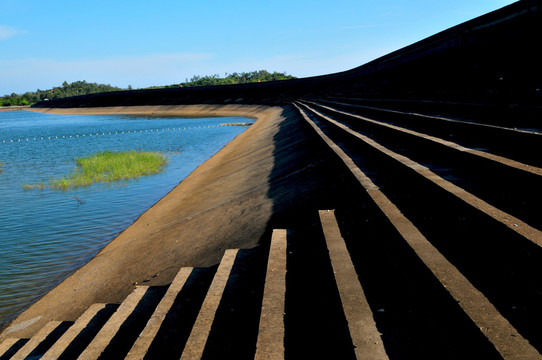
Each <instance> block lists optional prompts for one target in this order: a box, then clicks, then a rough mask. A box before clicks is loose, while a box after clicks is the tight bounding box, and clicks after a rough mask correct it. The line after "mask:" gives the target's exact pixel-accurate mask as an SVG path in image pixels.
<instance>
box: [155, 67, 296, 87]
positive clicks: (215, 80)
mask: <svg viewBox="0 0 542 360" xmlns="http://www.w3.org/2000/svg"><path fill="white" fill-rule="evenodd" d="M290 79H297V78H296V77H295V76H292V75H287V74H286V73H283V72H276V71H275V72H272V73H271V72H269V71H267V70H258V71H251V72H241V73H236V72H234V73H232V74H228V73H226V74H225V76H224V77H221V76H220V75H218V74H216V75H207V76H199V75H194V76H193V77H192V78H191V79H186V81H185V82H182V83H180V84H173V85H166V86H151V87H148V88H147V89H164V88H176V87H195V86H215V85H235V84H246V83H255V82H264V81H279V80H290Z"/></svg>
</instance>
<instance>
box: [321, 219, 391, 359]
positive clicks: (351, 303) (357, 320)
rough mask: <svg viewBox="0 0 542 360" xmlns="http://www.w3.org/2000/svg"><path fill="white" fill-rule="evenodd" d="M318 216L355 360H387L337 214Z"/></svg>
mask: <svg viewBox="0 0 542 360" xmlns="http://www.w3.org/2000/svg"><path fill="white" fill-rule="evenodd" d="M319 215H320V222H321V224H322V230H323V232H324V237H325V239H326V244H327V248H328V251H329V257H330V259H331V265H332V266H333V273H334V274H335V281H336V282H337V288H338V289H339V294H340V296H341V303H342V306H343V311H344V314H345V316H346V320H347V322H348V328H349V330H350V336H351V338H352V343H353V344H354V351H355V353H356V358H357V359H360V360H361V359H367V360H369V359H370V360H383V359H388V355H387V354H386V350H385V349H384V344H383V343H382V338H381V336H380V335H381V334H380V333H379V332H378V329H377V328H376V323H375V321H374V317H373V312H372V310H371V307H370V306H369V303H368V302H367V298H366V297H365V292H364V291H363V288H362V286H361V283H360V281H359V279H358V275H357V273H356V270H355V268H354V264H353V263H352V259H351V258H350V254H349V252H348V249H347V248H346V244H345V242H344V239H343V237H342V236H341V232H340V230H339V225H338V224H337V220H336V218H335V212H334V211H332V210H331V211H330V210H327V211H326V210H321V211H319Z"/></svg>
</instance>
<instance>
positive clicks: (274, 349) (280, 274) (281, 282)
mask: <svg viewBox="0 0 542 360" xmlns="http://www.w3.org/2000/svg"><path fill="white" fill-rule="evenodd" d="M286 237H287V231H286V230H284V229H275V230H273V235H272V238H271V247H270V249H269V260H268V262H267V274H266V277H265V288H264V292H263V300H262V313H261V316H260V327H259V331H258V341H257V344H256V356H255V357H254V359H255V360H281V359H284V311H285V301H286V248H287V241H286Z"/></svg>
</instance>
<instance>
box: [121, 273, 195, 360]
mask: <svg viewBox="0 0 542 360" xmlns="http://www.w3.org/2000/svg"><path fill="white" fill-rule="evenodd" d="M192 269H193V268H191V267H185V268H181V270H179V272H178V273H177V275H176V276H175V279H173V281H172V283H171V285H169V288H168V290H167V292H166V294H165V295H164V297H163V298H162V300H160V303H159V304H158V306H157V307H156V310H155V311H154V313H153V314H152V316H151V318H150V319H149V321H148V322H147V325H146V326H145V328H144V329H143V331H142V332H141V334H140V335H139V337H138V338H137V340H136V342H135V343H134V345H133V346H132V349H130V352H129V353H128V355H127V356H126V359H130V360H135V359H143V358H144V357H145V355H146V354H147V351H148V350H149V347H150V346H151V344H152V342H153V340H154V338H155V337H156V334H157V333H158V330H159V329H160V326H162V323H163V322H164V319H165V318H166V316H167V314H168V312H169V311H170V309H171V307H172V306H173V303H174V302H175V299H176V298H177V295H178V294H179V292H180V291H181V290H182V288H183V287H184V284H185V283H186V280H187V279H188V277H189V276H190V273H191V272H192Z"/></svg>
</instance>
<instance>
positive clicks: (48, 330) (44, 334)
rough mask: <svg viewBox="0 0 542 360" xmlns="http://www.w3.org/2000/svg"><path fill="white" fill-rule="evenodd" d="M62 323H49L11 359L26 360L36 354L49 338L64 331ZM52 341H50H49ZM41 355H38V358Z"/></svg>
mask: <svg viewBox="0 0 542 360" xmlns="http://www.w3.org/2000/svg"><path fill="white" fill-rule="evenodd" d="M61 327H62V322H61V321H50V322H48V323H47V324H46V325H45V326H44V327H43V328H42V329H41V330H40V331H38V332H37V333H36V335H34V336H32V338H31V339H30V340H29V341H28V342H27V343H26V344H25V345H24V346H23V347H22V348H21V349H20V350H19V351H17V353H16V354H15V355H13V357H11V359H13V360H24V359H26V358H27V357H29V356H30V355H31V354H32V353H34V352H36V351H37V349H38V347H39V346H40V345H41V344H42V343H44V342H45V341H46V340H47V338H49V337H54V336H55V335H54V333H55V332H57V331H58V330H62V329H61ZM49 341H50V340H49ZM38 355H39V353H38V354H37V355H36V356H38ZM38 357H39V356H38Z"/></svg>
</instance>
